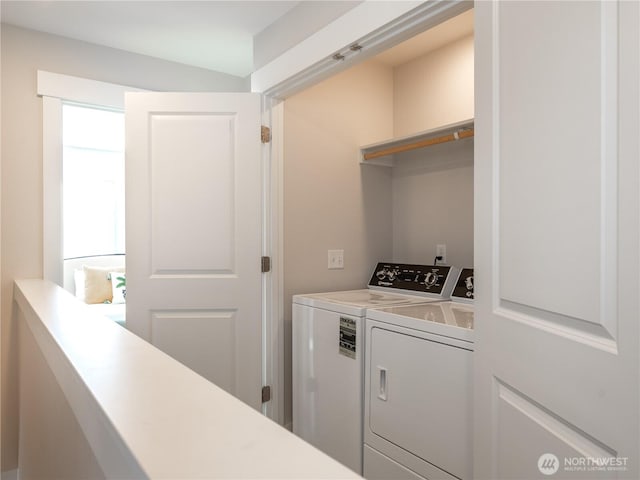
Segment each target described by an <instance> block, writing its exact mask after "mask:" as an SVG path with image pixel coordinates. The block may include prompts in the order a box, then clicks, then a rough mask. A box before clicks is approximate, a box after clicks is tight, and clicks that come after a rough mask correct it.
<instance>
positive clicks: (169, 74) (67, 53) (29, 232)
mask: <svg viewBox="0 0 640 480" xmlns="http://www.w3.org/2000/svg"><path fill="white" fill-rule="evenodd" d="M1 28H2V31H1V34H2V38H1V40H2V51H1V54H2V78H1V80H2V186H1V188H2V198H1V207H2V209H1V217H0V218H1V219H2V224H1V229H2V238H1V246H0V258H1V267H0V268H1V272H2V277H1V290H0V291H1V294H2V298H3V299H5V300H4V302H3V303H2V309H1V313H2V316H1V319H2V470H11V469H13V468H15V467H16V465H17V433H18V431H17V426H18V424H17V418H18V415H17V412H16V409H17V390H16V380H17V377H16V375H17V371H16V363H17V352H16V349H15V345H16V344H17V337H16V335H17V333H16V330H15V325H14V323H13V322H12V320H11V318H12V308H13V307H12V302H11V301H10V300H7V299H10V298H12V295H11V291H12V285H13V279H14V278H19V277H21V278H41V277H42V268H43V267H42V107H41V104H42V100H41V99H40V98H38V97H37V96H36V70H38V69H41V70H48V71H52V72H55V73H63V74H67V75H75V76H79V77H85V78H90V79H94V80H101V81H106V82H112V83H119V84H124V85H129V86H135V87H141V88H146V89H150V90H167V91H171V90H181V91H207V90H209V91H248V90H249V83H248V81H247V80H246V79H241V78H238V77H233V76H230V75H226V74H220V73H217V72H212V71H208V70H203V69H199V68H194V67H188V66H185V65H181V64H176V63H171V62H166V61H163V60H158V59H155V58H150V57H145V56H142V55H135V54H130V53H126V52H123V51H120V50H115V49H111V48H105V47H99V46H96V45H92V44H88V43H84V42H78V41H74V40H69V39H65V38H62V37H57V36H53V35H48V34H43V33H38V32H33V31H30V30H25V29H20V28H17V27H12V26H7V25H2V27H1Z"/></svg>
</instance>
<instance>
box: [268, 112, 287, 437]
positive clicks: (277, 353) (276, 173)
mask: <svg viewBox="0 0 640 480" xmlns="http://www.w3.org/2000/svg"><path fill="white" fill-rule="evenodd" d="M271 114H272V117H271V125H272V128H271V132H272V134H271V142H272V147H271V238H272V243H271V266H272V277H271V282H272V309H271V324H272V328H271V345H272V349H271V362H272V365H273V367H275V368H274V369H273V372H274V374H273V376H272V381H273V388H272V391H273V392H274V399H275V400H276V401H275V403H274V405H273V408H274V412H273V414H274V417H272V418H273V420H275V421H277V422H278V423H279V424H280V425H282V424H283V422H284V420H285V412H284V405H285V401H284V396H285V389H284V385H285V378H284V366H285V365H284V312H285V308H284V242H283V239H284V234H283V222H282V219H283V218H284V198H283V188H284V187H283V180H284V103H283V102H279V103H278V104H276V105H273V106H272V108H271Z"/></svg>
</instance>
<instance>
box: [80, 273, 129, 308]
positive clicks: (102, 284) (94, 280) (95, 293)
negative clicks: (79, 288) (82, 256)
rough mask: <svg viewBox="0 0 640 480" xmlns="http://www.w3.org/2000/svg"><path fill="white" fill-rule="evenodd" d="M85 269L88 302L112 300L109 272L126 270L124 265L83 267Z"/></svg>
mask: <svg viewBox="0 0 640 480" xmlns="http://www.w3.org/2000/svg"><path fill="white" fill-rule="evenodd" d="M82 269H83V271H84V301H85V302H86V303H107V302H109V303H110V302H111V299H112V298H113V292H112V291H111V277H110V276H109V272H119V273H121V272H124V267H88V266H87V265H85V266H84V267H82Z"/></svg>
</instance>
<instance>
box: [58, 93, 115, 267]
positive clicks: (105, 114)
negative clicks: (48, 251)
mask: <svg viewBox="0 0 640 480" xmlns="http://www.w3.org/2000/svg"><path fill="white" fill-rule="evenodd" d="M62 131H63V138H62V157H63V160H62V163H63V168H62V182H63V183H62V184H63V223H64V231H63V257H64V258H65V259H66V258H75V257H84V256H90V255H108V254H114V253H124V247H125V236H124V114H123V113H122V112H120V111H113V110H105V109H99V108H97V107H90V106H80V105H73V104H66V103H65V104H63V106H62Z"/></svg>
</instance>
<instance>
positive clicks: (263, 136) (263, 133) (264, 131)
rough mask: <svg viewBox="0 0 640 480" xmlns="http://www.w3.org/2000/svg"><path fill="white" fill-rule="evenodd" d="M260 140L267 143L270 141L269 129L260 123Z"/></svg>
mask: <svg viewBox="0 0 640 480" xmlns="http://www.w3.org/2000/svg"><path fill="white" fill-rule="evenodd" d="M260 140H261V141H262V143H269V142H270V141H271V129H270V128H269V127H265V126H264V125H262V126H261V127H260Z"/></svg>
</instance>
